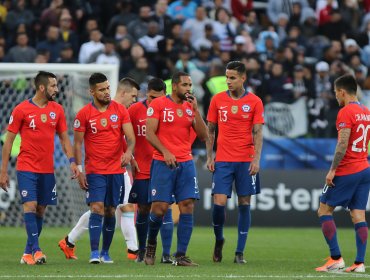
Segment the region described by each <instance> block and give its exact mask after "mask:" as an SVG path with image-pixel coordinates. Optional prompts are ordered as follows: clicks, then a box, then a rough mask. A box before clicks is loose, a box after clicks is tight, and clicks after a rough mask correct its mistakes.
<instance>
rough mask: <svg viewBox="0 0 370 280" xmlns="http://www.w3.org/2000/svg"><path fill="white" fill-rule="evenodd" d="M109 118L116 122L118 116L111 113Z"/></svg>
mask: <svg viewBox="0 0 370 280" xmlns="http://www.w3.org/2000/svg"><path fill="white" fill-rule="evenodd" d="M109 118H110V120H111V121H112V122H117V120H118V116H117V115H116V114H114V115H111V116H110V117H109Z"/></svg>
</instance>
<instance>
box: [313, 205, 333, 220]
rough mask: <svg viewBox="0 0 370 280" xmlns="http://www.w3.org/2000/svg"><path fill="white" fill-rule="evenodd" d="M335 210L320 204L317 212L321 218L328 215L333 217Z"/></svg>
mask: <svg viewBox="0 0 370 280" xmlns="http://www.w3.org/2000/svg"><path fill="white" fill-rule="evenodd" d="M334 209H335V207H333V206H329V205H327V204H324V203H321V202H320V206H319V209H318V210H317V215H318V216H319V217H321V216H327V215H329V216H332V215H333V212H334Z"/></svg>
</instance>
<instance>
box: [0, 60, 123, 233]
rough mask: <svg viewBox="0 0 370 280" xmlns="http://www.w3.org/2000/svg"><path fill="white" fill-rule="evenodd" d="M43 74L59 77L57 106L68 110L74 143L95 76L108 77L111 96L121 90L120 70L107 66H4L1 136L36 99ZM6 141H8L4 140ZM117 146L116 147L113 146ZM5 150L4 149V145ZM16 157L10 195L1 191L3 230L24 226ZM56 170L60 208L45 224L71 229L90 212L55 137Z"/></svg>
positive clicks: (11, 169) (49, 213)
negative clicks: (75, 123) (78, 117)
mask: <svg viewBox="0 0 370 280" xmlns="http://www.w3.org/2000/svg"><path fill="white" fill-rule="evenodd" d="M39 71H48V72H52V73H54V74H55V75H56V76H57V81H58V89H59V93H58V94H57V99H56V102H58V103H59V104H61V105H62V106H63V108H64V111H65V115H66V119H67V125H68V132H69V135H70V138H71V140H72V136H73V120H74V118H75V116H76V113H77V112H78V111H79V110H80V109H81V108H82V107H83V106H84V105H86V104H87V103H88V102H89V101H90V100H91V97H90V94H89V82H88V79H89V77H90V75H91V74H92V73H94V72H101V73H103V74H105V75H106V76H107V78H108V81H109V83H110V89H111V95H112V96H114V95H115V93H116V89H117V86H118V77H119V74H118V66H117V65H107V64H104V65H102V64H56V63H55V64H54V63H50V64H35V63H1V64H0V134H1V135H2V136H3V135H4V133H6V128H7V126H8V120H9V117H10V114H11V112H12V110H13V109H14V107H15V106H16V105H18V104H19V103H20V102H22V101H24V100H26V99H29V98H32V97H33V95H34V93H35V89H34V85H33V79H34V77H35V76H36V75H37V73H38V72H39ZM1 139H4V137H1ZM112 145H114V143H112ZM1 148H2V145H1ZM15 163H16V156H14V155H13V156H12V157H11V159H10V162H9V166H8V172H9V173H8V174H9V177H10V178H9V179H10V189H9V191H8V193H6V192H4V191H3V190H2V189H0V226H20V225H22V224H23V210H22V205H21V203H20V195H19V192H18V187H17V181H16V172H15ZM54 169H55V177H56V187H57V195H58V205H57V206H56V207H53V206H50V207H48V210H47V211H46V215H45V224H46V225H48V226H70V225H72V224H74V223H75V222H76V221H77V220H78V218H79V216H80V215H81V214H82V213H83V212H85V211H86V210H88V207H87V206H86V203H85V194H84V191H82V190H81V189H80V188H79V186H78V184H77V182H76V181H72V180H71V179H70V176H71V174H70V170H69V162H68V159H67V158H66V156H65V155H64V153H63V152H62V148H61V145H60V142H59V139H58V137H57V136H56V137H55V151H54Z"/></svg>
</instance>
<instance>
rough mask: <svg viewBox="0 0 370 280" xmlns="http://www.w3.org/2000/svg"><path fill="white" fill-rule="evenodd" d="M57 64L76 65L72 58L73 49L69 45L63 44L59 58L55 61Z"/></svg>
mask: <svg viewBox="0 0 370 280" xmlns="http://www.w3.org/2000/svg"><path fill="white" fill-rule="evenodd" d="M56 62H57V63H76V62H77V61H76V59H75V58H74V54H73V48H72V45H71V44H70V43H65V44H64V45H63V47H62V50H61V51H60V54H59V57H58V59H57V61H56Z"/></svg>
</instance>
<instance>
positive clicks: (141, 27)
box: [127, 6, 151, 40]
mask: <svg viewBox="0 0 370 280" xmlns="http://www.w3.org/2000/svg"><path fill="white" fill-rule="evenodd" d="M150 13H151V9H150V7H149V6H142V7H140V10H139V18H137V19H135V20H133V21H131V22H130V23H129V24H128V25H127V31H128V33H129V34H130V35H131V36H132V37H133V38H134V40H138V39H139V38H140V37H143V36H145V35H146V34H147V33H148V23H149V21H150V20H151V16H150Z"/></svg>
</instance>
